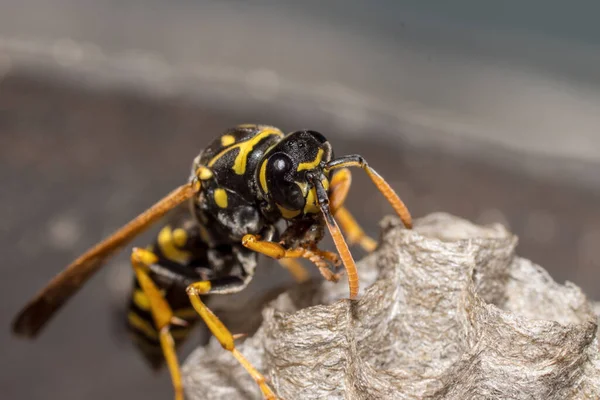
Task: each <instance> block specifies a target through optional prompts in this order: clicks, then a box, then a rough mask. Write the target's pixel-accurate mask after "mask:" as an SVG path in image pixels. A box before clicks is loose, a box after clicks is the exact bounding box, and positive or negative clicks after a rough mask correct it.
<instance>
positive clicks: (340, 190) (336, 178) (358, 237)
mask: <svg viewBox="0 0 600 400" xmlns="http://www.w3.org/2000/svg"><path fill="white" fill-rule="evenodd" d="M351 184H352V174H351V172H350V170H349V169H348V168H342V169H340V170H339V171H336V173H335V174H334V175H333V177H332V178H331V182H330V186H329V193H328V195H329V207H330V209H331V213H332V214H333V216H334V217H335V219H336V220H337V221H338V223H339V224H340V227H341V228H342V231H343V232H344V234H345V235H346V240H347V241H348V244H349V245H354V244H357V243H358V244H359V245H360V246H361V247H362V248H363V249H365V251H367V252H369V253H370V252H371V251H373V250H375V247H377V242H376V241H375V240H374V239H373V238H371V237H370V236H368V235H367V234H366V233H365V231H364V230H363V229H362V228H361V227H360V225H359V224H358V222H356V220H355V219H354V217H353V216H352V214H350V212H349V211H348V209H347V208H346V207H344V202H345V201H346V197H347V196H348V191H349V190H350V185H351Z"/></svg>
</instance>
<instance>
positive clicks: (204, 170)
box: [196, 165, 213, 181]
mask: <svg viewBox="0 0 600 400" xmlns="http://www.w3.org/2000/svg"><path fill="white" fill-rule="evenodd" d="M196 176H198V178H200V180H201V181H206V180H208V179H210V178H212V177H213V172H212V171H211V169H210V168H208V167H205V166H204V165H201V166H199V167H198V169H196Z"/></svg>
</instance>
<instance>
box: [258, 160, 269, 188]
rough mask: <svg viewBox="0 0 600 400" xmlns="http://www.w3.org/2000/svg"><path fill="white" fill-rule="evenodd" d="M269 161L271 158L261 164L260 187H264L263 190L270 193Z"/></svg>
mask: <svg viewBox="0 0 600 400" xmlns="http://www.w3.org/2000/svg"><path fill="white" fill-rule="evenodd" d="M267 161H269V160H265V161H263V163H262V164H261V166H260V174H259V177H260V187H262V190H263V192H265V193H269V188H268V187H267Z"/></svg>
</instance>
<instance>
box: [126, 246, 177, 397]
mask: <svg viewBox="0 0 600 400" xmlns="http://www.w3.org/2000/svg"><path fill="white" fill-rule="evenodd" d="M157 261H158V258H157V257H156V255H155V254H154V253H152V252H151V251H148V250H144V249H139V248H134V249H133V251H132V253H131V265H132V267H133V270H134V271H135V275H136V278H137V280H138V282H139V285H140V287H141V288H142V291H143V292H144V294H145V295H146V297H147V299H148V302H149V306H150V311H151V313H152V317H153V319H154V324H155V325H156V327H157V328H158V337H159V341H160V346H161V348H162V352H163V355H164V357H165V360H166V362H167V366H168V368H169V372H170V373H171V381H172V382H173V389H174V390H175V400H183V384H182V381H181V371H180V369H179V361H178V360H177V353H176V352H175V341H174V339H173V335H172V334H171V331H170V328H171V325H182V324H185V321H183V320H181V319H179V318H177V317H175V316H174V315H173V310H172V309H171V307H170V306H169V304H168V303H167V301H166V300H165V298H164V297H163V295H162V294H161V292H160V290H159V289H158V287H157V286H156V284H155V283H154V281H152V279H151V278H150V275H149V271H150V267H151V266H152V265H154V264H156V263H157Z"/></svg>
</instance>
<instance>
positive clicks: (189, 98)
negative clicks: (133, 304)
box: [0, 0, 600, 400]
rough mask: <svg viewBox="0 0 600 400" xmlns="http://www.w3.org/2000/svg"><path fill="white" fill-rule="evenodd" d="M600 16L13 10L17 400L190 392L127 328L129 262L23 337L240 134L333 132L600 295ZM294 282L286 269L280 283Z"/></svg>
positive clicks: (0, 93) (580, 9) (5, 315)
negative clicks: (23, 329)
mask: <svg viewBox="0 0 600 400" xmlns="http://www.w3.org/2000/svg"><path fill="white" fill-rule="evenodd" d="M599 12H600V3H598V2H593V1H589V0H588V1H585V0H574V1H571V2H563V1H557V0H543V1H542V0H518V1H517V0H505V1H501V2H500V1H497V2H481V1H475V0H455V1H452V2H447V1H443V0H437V1H429V2H422V1H418V0H412V1H409V0H393V1H392V0H387V1H382V0H379V1H371V2H368V3H367V2H359V1H354V0H345V1H341V0H338V1H329V2H327V4H326V5H323V4H322V2H319V1H314V0H310V1H303V2H293V1H290V0H279V1H261V2H257V1H256V2H251V1H239V0H227V1H184V0H179V1H171V2H165V1H156V0H144V1H142V0H123V1H119V2H115V1H108V0H94V1H91V0H18V1H17V0H4V1H2V2H1V4H0V221H1V222H0V251H1V254H2V264H1V267H0V268H1V269H0V270H1V272H2V280H0V289H1V290H0V296H1V299H2V301H1V302H0V310H1V313H0V326H1V327H2V329H0V345H1V349H2V357H1V360H2V361H1V362H0V395H1V396H2V397H3V398H12V399H55V398H56V399H62V400H67V399H78V400H79V399H88V400H91V399H105V398H109V397H114V398H128V399H165V398H170V397H171V393H172V392H171V387H170V381H169V377H168V374H167V373H166V371H163V372H161V373H160V374H158V375H156V376H155V375H154V374H153V373H152V372H151V371H150V370H149V369H148V368H147V367H146V365H145V364H144V362H143V360H142V358H141V357H140V356H139V355H138V354H137V353H136V352H135V349H134V347H133V346H132V345H131V344H130V343H129V342H128V338H127V336H126V335H125V333H124V331H123V329H122V323H123V322H122V321H123V315H122V311H123V310H122V308H123V306H124V305H125V304H126V300H125V296H126V292H127V290H128V288H129V285H130V277H131V273H130V269H129V267H128V261H127V260H128V254H127V252H124V253H123V254H121V255H120V256H119V257H117V258H116V259H114V261H113V262H112V263H111V264H110V265H109V266H108V267H107V268H106V269H105V270H103V271H102V272H101V273H100V274H98V276H96V277H95V278H94V279H93V280H92V281H91V282H90V283H89V284H88V285H87V286H86V287H85V289H84V290H82V291H81V292H80V293H79V294H78V295H77V296H76V297H75V298H74V300H73V301H72V302H70V303H69V304H68V306H67V307H66V308H65V309H64V310H63V312H61V313H60V315H59V316H58V317H56V318H55V319H54V320H53V321H52V322H53V323H51V324H50V326H49V327H48V328H47V330H46V331H45V332H44V334H43V335H41V336H40V337H39V339H38V340H37V341H35V342H25V341H22V340H16V339H14V338H12V337H11V335H10V333H9V323H10V320H11V319H12V317H13V315H14V314H15V313H16V312H17V311H18V309H19V308H20V307H21V306H22V305H23V304H24V303H25V301H26V300H27V299H28V298H30V297H31V296H32V295H33V294H34V293H35V292H36V291H37V290H39V289H40V288H41V287H42V285H43V284H45V283H46V282H47V281H48V280H49V279H50V278H51V277H52V276H53V275H54V274H56V273H57V272H58V271H59V270H61V269H62V268H63V267H64V266H65V265H67V264H68V263H69V262H70V261H71V260H72V259H73V258H75V257H76V256H77V255H79V254H80V253H81V252H82V251H84V250H85V249H86V248H87V247H88V246H90V245H92V244H93V243H95V242H96V241H97V240H99V239H101V238H102V237H104V236H105V235H107V234H109V233H110V232H111V231H113V230H114V229H116V228H117V227H119V226H120V225H121V224H123V223H124V222H126V221H127V220H129V219H130V218H131V217H132V216H134V215H136V213H138V212H139V211H141V210H143V209H145V208H146V207H147V206H149V205H150V204H152V202H154V201H155V200H156V199H158V198H159V197H161V196H162V195H164V194H165V193H167V192H168V191H169V190H171V189H172V188H173V187H175V186H176V185H179V184H180V183H182V182H183V181H185V180H186V179H187V177H188V173H189V167H190V165H191V161H192V159H193V157H194V156H195V155H196V154H197V153H198V152H199V150H200V149H201V148H202V147H203V146H204V145H205V144H206V143H207V142H208V141H209V140H211V139H212V138H213V137H214V136H215V135H217V134H218V133H220V132H221V131H222V130H224V129H226V128H228V127H230V126H232V125H235V124H238V123H249V122H259V123H267V124H273V125H276V126H279V127H280V128H282V129H283V130H284V131H292V130H297V129H303V128H310V129H314V130H318V131H321V132H322V133H324V134H325V135H326V136H327V137H328V138H329V139H330V140H331V141H332V142H333V145H334V148H335V150H336V153H337V154H343V153H360V154H362V155H363V156H365V157H366V158H367V160H369V161H370V163H371V164H372V165H373V166H374V167H375V168H376V169H377V170H379V171H380V172H381V174H382V175H384V176H385V177H386V178H387V179H388V180H389V181H390V183H391V184H392V186H393V187H394V188H396V190H397V191H398V193H399V194H400V195H401V196H402V198H403V199H404V200H405V202H406V203H407V205H408V206H409V208H410V209H411V211H412V213H413V215H414V216H415V217H420V216H423V215H425V214H427V213H430V212H433V211H446V212H450V213H453V214H456V215H459V216H462V217H466V218H469V219H472V220H474V221H476V222H478V223H491V222H501V223H503V224H505V225H507V226H508V227H509V228H510V229H511V230H512V231H513V232H515V233H516V234H517V235H519V238H520V242H519V243H520V244H519V247H518V253H519V255H520V256H523V257H526V258H529V259H531V260H533V261H534V262H536V263H538V264H540V265H542V266H544V267H545V268H546V269H547V270H548V271H550V273H551V275H552V276H553V278H554V279H555V280H557V281H558V282H561V283H562V282H564V281H565V280H569V281H572V282H575V283H576V284H577V285H579V286H581V287H582V288H583V289H584V291H585V292H586V293H588V294H589V296H590V297H592V298H593V299H596V300H598V299H600V285H598V284H597V282H598V278H599V276H600V274H599V271H600V216H599V215H598V210H599V204H600V202H599V200H600V164H599V162H600V135H599V134H598V131H599V128H600V112H598V110H599V107H600V73H599V72H598V71H600V52H599V51H598V50H599V47H600V25H599V24H598V23H597V16H598V15H599ZM354 176H355V179H354V182H355V187H354V188H353V189H354V190H353V191H352V192H351V196H350V200H349V208H350V209H351V210H353V211H354V213H355V214H356V217H357V219H358V220H359V221H360V222H361V223H362V224H363V225H364V226H365V228H366V230H367V231H368V232H369V233H370V234H372V235H374V236H377V234H378V233H377V232H378V227H377V223H378V221H379V219H380V218H381V217H382V216H383V215H385V214H389V213H390V212H391V209H390V208H389V206H388V205H387V204H386V203H385V200H383V198H382V197H381V196H380V195H379V194H378V193H377V192H376V191H375V190H374V189H373V187H372V186H371V184H370V182H369V181H368V180H367V178H365V177H364V176H362V175H361V174H360V172H356V173H355V175H354ZM151 235H152V232H150V233H148V234H146V235H144V236H143V237H140V238H139V240H137V241H136V242H135V243H136V244H141V245H143V244H145V243H147V242H148V241H149V240H150V238H151ZM360 254H361V253H360V252H359V251H357V253H356V256H357V258H359V257H360ZM279 272H280V271H279V270H278V269H277V267H276V266H273V265H272V264H270V263H267V262H265V264H264V268H261V271H260V273H259V276H260V277H261V278H260V282H262V284H265V283H268V284H270V285H276V284H279V283H282V282H284V281H285V280H286V279H287V277H286V276H285V275H282V274H281V273H279ZM260 282H259V283H257V284H258V285H260V284H261V283H260ZM255 283H256V282H255ZM200 336H201V335H198V338H197V339H198V340H200ZM190 346H191V345H190ZM184 354H185V353H184ZM182 358H183V357H182Z"/></svg>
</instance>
